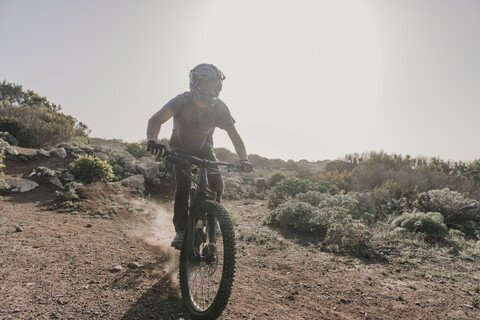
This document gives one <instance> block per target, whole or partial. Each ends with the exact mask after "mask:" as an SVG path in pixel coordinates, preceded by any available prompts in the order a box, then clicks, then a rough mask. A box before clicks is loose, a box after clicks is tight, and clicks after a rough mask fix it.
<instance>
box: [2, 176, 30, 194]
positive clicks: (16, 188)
mask: <svg viewBox="0 0 480 320" xmlns="http://www.w3.org/2000/svg"><path fill="white" fill-rule="evenodd" d="M5 182H6V183H7V184H8V185H9V186H10V187H11V190H12V191H13V192H27V191H30V190H33V189H35V188H36V187H38V183H36V182H34V181H31V180H24V179H22V180H17V179H5Z"/></svg>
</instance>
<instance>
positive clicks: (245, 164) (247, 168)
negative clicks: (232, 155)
mask: <svg viewBox="0 0 480 320" xmlns="http://www.w3.org/2000/svg"><path fill="white" fill-rule="evenodd" d="M252 170H253V165H252V164H251V163H250V162H249V161H248V160H247V159H242V160H240V171H241V172H252Z"/></svg>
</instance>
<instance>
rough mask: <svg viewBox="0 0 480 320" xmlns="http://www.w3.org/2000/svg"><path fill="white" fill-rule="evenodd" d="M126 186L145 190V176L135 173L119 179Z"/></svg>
mask: <svg viewBox="0 0 480 320" xmlns="http://www.w3.org/2000/svg"><path fill="white" fill-rule="evenodd" d="M120 182H121V183H122V185H124V186H126V187H132V188H135V189H138V190H141V191H145V178H144V177H143V175H141V174H137V175H134V176H131V177H128V178H125V179H123V180H122V181H120Z"/></svg>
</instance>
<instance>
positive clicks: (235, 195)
mask: <svg viewBox="0 0 480 320" xmlns="http://www.w3.org/2000/svg"><path fill="white" fill-rule="evenodd" d="M223 184H224V190H223V196H222V197H223V198H224V199H227V200H239V199H242V198H244V197H245V196H246V193H247V191H246V187H245V186H243V185H242V181H241V180H240V178H237V177H225V178H224V179H223Z"/></svg>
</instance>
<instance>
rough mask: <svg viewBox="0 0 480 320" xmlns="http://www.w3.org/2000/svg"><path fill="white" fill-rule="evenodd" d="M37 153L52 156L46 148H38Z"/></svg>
mask: <svg viewBox="0 0 480 320" xmlns="http://www.w3.org/2000/svg"><path fill="white" fill-rule="evenodd" d="M37 154H39V155H41V156H44V157H50V152H48V151H47V150H44V149H39V150H37Z"/></svg>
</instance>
